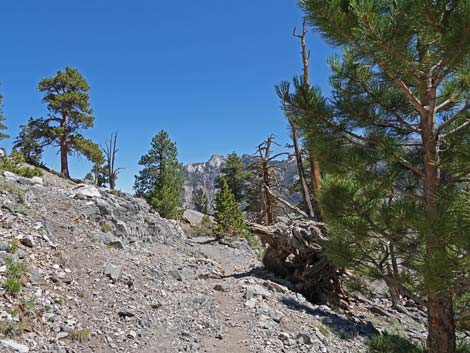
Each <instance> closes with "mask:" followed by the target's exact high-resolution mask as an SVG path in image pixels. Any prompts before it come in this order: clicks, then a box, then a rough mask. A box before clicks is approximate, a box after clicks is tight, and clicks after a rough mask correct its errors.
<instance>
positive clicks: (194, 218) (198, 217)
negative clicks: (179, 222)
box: [183, 210, 214, 226]
mask: <svg viewBox="0 0 470 353" xmlns="http://www.w3.org/2000/svg"><path fill="white" fill-rule="evenodd" d="M183 216H184V217H186V219H187V220H189V221H190V222H191V224H192V225H195V226H197V225H199V224H201V223H202V220H203V219H204V217H205V216H206V215H205V214H204V213H201V212H198V211H195V210H185V211H184V213H183ZM209 219H210V220H211V222H214V220H213V217H209Z"/></svg>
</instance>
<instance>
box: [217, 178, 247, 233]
mask: <svg viewBox="0 0 470 353" xmlns="http://www.w3.org/2000/svg"><path fill="white" fill-rule="evenodd" d="M214 218H215V220H216V222H217V227H216V234H217V236H218V237H224V236H243V235H245V234H246V232H247V229H246V224H245V220H244V219H243V215H242V213H241V211H240V208H239V204H238V202H237V200H236V199H235V195H234V194H233V193H232V192H231V191H230V188H229V186H228V183H227V180H226V179H225V178H224V177H222V178H220V179H219V191H218V192H217V194H216V196H215V213H214Z"/></svg>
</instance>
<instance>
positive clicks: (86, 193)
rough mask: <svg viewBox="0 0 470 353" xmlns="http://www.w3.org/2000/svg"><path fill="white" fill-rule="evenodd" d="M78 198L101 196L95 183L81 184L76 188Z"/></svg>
mask: <svg viewBox="0 0 470 353" xmlns="http://www.w3.org/2000/svg"><path fill="white" fill-rule="evenodd" d="M74 192H75V197H76V198H95V197H101V193H100V192H99V190H98V189H97V188H96V187H95V186H93V185H85V184H80V185H77V186H76V187H75V189H74Z"/></svg>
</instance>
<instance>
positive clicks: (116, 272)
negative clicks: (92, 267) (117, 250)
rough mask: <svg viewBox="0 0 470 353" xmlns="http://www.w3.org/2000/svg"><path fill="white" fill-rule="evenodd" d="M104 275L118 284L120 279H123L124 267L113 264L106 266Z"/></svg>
mask: <svg viewBox="0 0 470 353" xmlns="http://www.w3.org/2000/svg"><path fill="white" fill-rule="evenodd" d="M104 274H105V275H106V276H107V277H109V278H111V280H112V281H113V283H116V282H117V281H118V280H119V278H121V274H122V266H121V265H113V264H111V263H108V264H106V266H105V268H104Z"/></svg>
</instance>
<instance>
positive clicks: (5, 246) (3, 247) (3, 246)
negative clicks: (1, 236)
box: [0, 241, 10, 251]
mask: <svg viewBox="0 0 470 353" xmlns="http://www.w3.org/2000/svg"><path fill="white" fill-rule="evenodd" d="M8 250H10V243H7V242H6V241H0V251H8Z"/></svg>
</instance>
